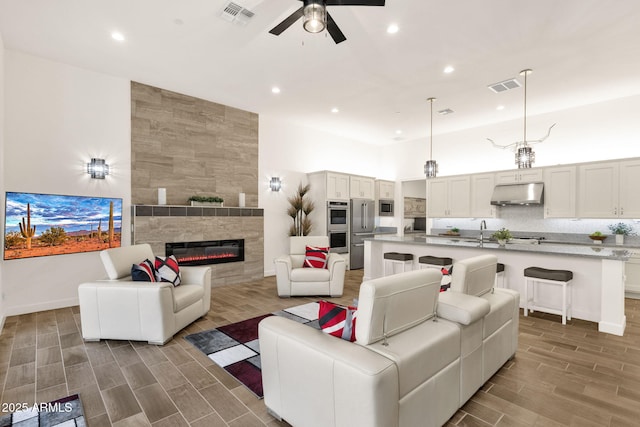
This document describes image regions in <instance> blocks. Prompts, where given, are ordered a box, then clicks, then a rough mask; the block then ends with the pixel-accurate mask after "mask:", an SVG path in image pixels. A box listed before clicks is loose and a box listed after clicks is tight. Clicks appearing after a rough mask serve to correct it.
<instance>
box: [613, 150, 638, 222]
mask: <svg viewBox="0 0 640 427" xmlns="http://www.w3.org/2000/svg"><path fill="white" fill-rule="evenodd" d="M638 183H640V160H630V161H626V162H625V161H623V162H620V210H619V212H618V214H619V215H618V216H619V217H620V218H640V192H639V191H638V187H637V186H638Z"/></svg>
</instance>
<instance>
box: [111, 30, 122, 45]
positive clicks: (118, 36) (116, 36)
mask: <svg viewBox="0 0 640 427" xmlns="http://www.w3.org/2000/svg"><path fill="white" fill-rule="evenodd" d="M111 38H112V39H114V40H117V41H119V42H123V41H124V34H122V33H121V32H119V31H114V32H112V33H111Z"/></svg>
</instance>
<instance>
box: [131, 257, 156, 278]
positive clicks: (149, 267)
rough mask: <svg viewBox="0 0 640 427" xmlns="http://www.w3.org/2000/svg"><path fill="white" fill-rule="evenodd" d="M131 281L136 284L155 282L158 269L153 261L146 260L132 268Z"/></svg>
mask: <svg viewBox="0 0 640 427" xmlns="http://www.w3.org/2000/svg"><path fill="white" fill-rule="evenodd" d="M131 279H132V280H133V281H135V282H155V281H156V269H155V266H154V265H153V263H152V262H151V261H149V260H148V259H145V260H144V261H142V262H141V263H140V264H133V265H132V266H131Z"/></svg>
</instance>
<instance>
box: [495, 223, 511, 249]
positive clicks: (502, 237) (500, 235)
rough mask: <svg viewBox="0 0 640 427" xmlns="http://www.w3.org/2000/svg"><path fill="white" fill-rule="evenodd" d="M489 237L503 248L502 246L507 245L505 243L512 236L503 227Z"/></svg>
mask: <svg viewBox="0 0 640 427" xmlns="http://www.w3.org/2000/svg"><path fill="white" fill-rule="evenodd" d="M491 237H492V238H493V239H496V240H497V241H498V244H499V245H500V246H504V244H505V243H507V241H508V240H509V239H512V238H513V235H512V234H511V232H510V231H509V230H507V229H506V228H504V227H503V228H501V229H500V230H498V231H496V232H495V233H493V234H492V235H491Z"/></svg>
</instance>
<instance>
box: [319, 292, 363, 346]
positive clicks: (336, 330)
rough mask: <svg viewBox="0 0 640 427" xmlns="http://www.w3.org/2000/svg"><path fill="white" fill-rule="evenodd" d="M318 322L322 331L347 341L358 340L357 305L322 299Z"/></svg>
mask: <svg viewBox="0 0 640 427" xmlns="http://www.w3.org/2000/svg"><path fill="white" fill-rule="evenodd" d="M319 304H320V308H319V310H318V323H319V324H320V329H322V332H324V333H326V334H329V335H333V336H334V337H338V338H342V339H343V340H347V341H351V342H353V341H355V340H356V317H357V315H358V308H357V307H352V306H349V307H343V306H340V305H337V304H334V303H332V302H329V301H320V302H319Z"/></svg>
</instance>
